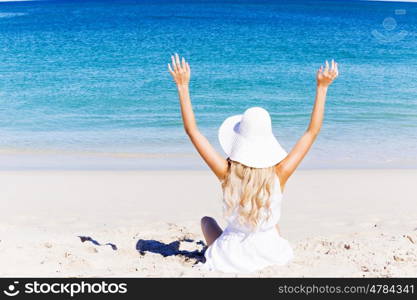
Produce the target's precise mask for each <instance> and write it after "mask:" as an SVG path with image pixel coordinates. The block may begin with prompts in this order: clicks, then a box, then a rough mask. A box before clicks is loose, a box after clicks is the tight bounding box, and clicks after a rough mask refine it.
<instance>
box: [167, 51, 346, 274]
mask: <svg viewBox="0 0 417 300" xmlns="http://www.w3.org/2000/svg"><path fill="white" fill-rule="evenodd" d="M168 69H169V71H170V73H171V75H172V77H173V78H174V81H175V83H176V84H177V88H178V94H179V99H180V105H181V114H182V119H183V122H184V129H185V132H186V133H187V135H188V136H189V137H190V139H191V142H192V143H193V145H194V147H195V148H196V149H197V151H198V153H199V154H200V155H201V157H202V158H203V159H204V161H205V162H206V163H207V165H208V166H209V167H210V169H211V170H212V171H213V173H214V174H215V175H216V176H217V177H218V179H219V180H220V182H221V184H222V188H223V198H224V207H225V214H226V216H227V223H228V225H227V227H226V229H225V230H224V231H223V230H222V229H221V228H220V226H219V225H218V224H217V223H216V221H215V220H214V219H213V218H210V217H204V218H202V219H201V228H202V231H203V234H204V237H205V239H206V242H207V246H208V248H207V250H206V252H205V257H206V262H205V264H204V267H205V268H208V269H210V270H216V271H223V272H233V273H237V272H253V271H256V270H260V269H262V268H264V267H267V266H270V265H283V264H286V263H287V262H288V261H290V260H291V259H292V257H293V252H292V248H291V246H290V245H289V243H288V241H287V240H285V239H283V238H282V237H281V235H280V232H279V228H278V220H279V218H280V210H281V208H280V205H281V198H282V192H283V191H284V187H285V184H286V182H287V180H288V178H289V177H290V176H291V175H292V174H293V173H294V171H295V170H296V168H297V166H298V165H299V164H300V162H301V161H302V160H303V158H304V156H305V155H306V154H307V152H308V151H309V149H310V147H311V145H312V144H313V142H314V140H315V139H316V137H317V135H318V134H319V131H320V128H321V125H322V122H323V115H324V106H325V102H326V93H327V89H328V87H329V85H330V84H331V83H332V82H333V80H334V79H336V77H337V76H338V67H337V63H335V62H334V61H332V62H331V66H329V63H328V62H327V61H326V65H325V67H324V68H323V67H321V68H320V69H319V70H318V71H317V75H316V76H317V91H316V99H315V103H314V107H313V112H312V114H311V120H310V124H309V126H308V128H307V130H306V132H305V133H304V135H303V136H302V137H301V138H300V139H299V140H298V142H297V144H296V145H295V146H294V148H293V149H292V150H291V151H290V153H288V154H287V153H286V152H285V150H284V149H283V148H282V147H281V146H280V144H279V143H278V141H277V139H276V138H275V137H274V135H273V133H272V125H271V118H270V116H269V113H268V112H267V111H266V110H264V109H263V108H260V107H252V108H249V109H247V110H246V111H245V112H244V114H243V115H237V116H232V117H229V118H227V119H226V120H225V121H224V122H223V124H222V125H221V126H220V129H219V141H220V145H221V146H222V148H223V150H224V152H225V153H226V154H227V156H228V158H227V159H225V158H223V157H222V156H221V155H220V154H219V153H218V152H217V151H216V150H215V149H214V148H213V147H212V145H211V144H210V142H209V141H208V140H207V139H206V138H205V137H204V135H203V134H202V133H201V132H200V131H199V129H198V127H197V123H196V121H195V117H194V113H193V109H192V106H191V100H190V94H189V82H190V75H191V70H190V66H189V64H188V63H187V62H186V61H185V59H184V58H182V59H181V60H180V58H179V56H178V54H176V55H175V56H173V57H172V66H171V65H170V64H168Z"/></svg>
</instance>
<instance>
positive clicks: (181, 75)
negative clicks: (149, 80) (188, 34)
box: [168, 54, 191, 87]
mask: <svg viewBox="0 0 417 300" xmlns="http://www.w3.org/2000/svg"><path fill="white" fill-rule="evenodd" d="M171 60H172V67H171V65H170V64H168V70H169V72H170V73H171V75H172V78H173V79H174V81H175V83H176V84H177V86H178V87H181V86H188V84H189V83H190V77H191V69H190V65H189V64H188V62H186V61H185V59H184V57H183V58H182V59H181V61H180V57H179V56H178V54H175V55H173V56H171Z"/></svg>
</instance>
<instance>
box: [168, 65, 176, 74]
mask: <svg viewBox="0 0 417 300" xmlns="http://www.w3.org/2000/svg"><path fill="white" fill-rule="evenodd" d="M168 70H169V73H171V75H172V76H174V74H175V73H174V70H172V68H171V65H170V64H168Z"/></svg>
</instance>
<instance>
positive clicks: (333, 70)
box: [318, 59, 339, 79]
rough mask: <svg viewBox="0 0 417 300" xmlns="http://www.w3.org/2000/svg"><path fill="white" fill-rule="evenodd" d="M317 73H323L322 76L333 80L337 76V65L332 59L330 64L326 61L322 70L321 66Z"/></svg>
mask: <svg viewBox="0 0 417 300" xmlns="http://www.w3.org/2000/svg"><path fill="white" fill-rule="evenodd" d="M318 72H319V73H323V75H324V76H326V77H330V78H331V79H335V78H336V77H337V76H338V75H339V68H338V63H337V62H335V61H334V59H332V61H331V63H330V64H329V62H328V61H327V60H326V62H325V67H324V69H323V66H321V67H320V69H319V71H318Z"/></svg>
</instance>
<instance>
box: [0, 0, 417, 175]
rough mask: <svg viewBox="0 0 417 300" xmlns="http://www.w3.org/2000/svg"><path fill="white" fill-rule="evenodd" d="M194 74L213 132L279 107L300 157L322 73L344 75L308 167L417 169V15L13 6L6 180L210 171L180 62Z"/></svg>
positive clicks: (2, 120) (321, 9)
mask: <svg viewBox="0 0 417 300" xmlns="http://www.w3.org/2000/svg"><path fill="white" fill-rule="evenodd" d="M175 52H178V53H180V54H181V55H183V56H185V57H186V58H187V59H188V60H189V62H190V65H191V68H192V82H191V96H192V101H193V104H194V109H195V113H196V116H197V120H198V124H199V127H200V129H201V131H202V132H203V133H204V134H206V136H207V137H208V138H209V139H210V141H212V142H213V144H214V145H215V146H216V147H217V148H218V149H219V151H221V150H220V148H219V144H218V141H217V128H218V127H219V125H220V124H221V122H222V121H223V120H224V119H225V118H226V117H228V116H230V115H233V114H240V113H242V112H243V111H244V110H245V109H246V108H248V107H251V106H261V107H264V108H266V109H267V110H268V111H269V112H270V114H271V116H272V120H273V128H274V133H275V134H276V136H277V137H278V139H279V140H280V142H281V144H282V145H283V146H284V148H285V149H287V150H288V151H289V150H290V149H291V147H292V146H293V145H294V143H295V142H296V141H297V139H298V138H299V137H300V136H301V135H302V134H303V132H304V130H305V129H306V127H307V125H308V122H309V118H310V113H311V108H312V105H313V101H314V93H315V72H316V70H317V68H319V66H320V65H321V64H322V63H323V61H324V60H326V59H332V58H334V59H336V60H337V61H338V62H339V64H340V73H341V74H340V77H339V78H338V80H337V82H335V83H334V84H333V85H332V86H331V88H330V89H329V93H328V101H327V108H326V117H325V121H324V125H323V128H322V131H321V134H320V136H319V138H318V140H317V142H316V144H315V145H314V147H313V149H312V150H311V153H310V154H309V156H308V157H307V158H306V160H305V162H303V164H302V167H303V168H306V169H308V168H416V167H417V154H416V153H417V3H400V2H395V3H393V2H375V1H372V2H368V1H337V0H333V1H331V0H327V1H323V0H281V1H280V0H274V1H273V0H271V1H255V0H253V1H179V0H169V1H161V0H154V1H140V0H137V1H133V0H120V1H23V2H0V169H49V168H50V169H60V168H63V169H166V168H168V169H170V168H180V169H188V168H191V169H199V168H204V166H203V164H202V162H201V161H200V160H199V158H198V156H197V154H196V153H195V151H194V149H193V147H192V145H191V143H190V142H189V141H188V139H187V137H186V135H185V134H184V132H183V128H182V121H181V117H180V112H179V105H178V99H177V94H176V89H175V86H174V83H173V82H172V80H171V78H170V75H169V73H168V72H167V63H168V62H169V59H170V55H171V54H172V53H175Z"/></svg>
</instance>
